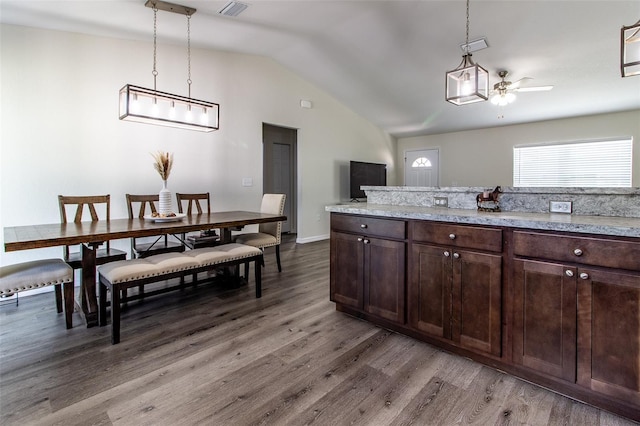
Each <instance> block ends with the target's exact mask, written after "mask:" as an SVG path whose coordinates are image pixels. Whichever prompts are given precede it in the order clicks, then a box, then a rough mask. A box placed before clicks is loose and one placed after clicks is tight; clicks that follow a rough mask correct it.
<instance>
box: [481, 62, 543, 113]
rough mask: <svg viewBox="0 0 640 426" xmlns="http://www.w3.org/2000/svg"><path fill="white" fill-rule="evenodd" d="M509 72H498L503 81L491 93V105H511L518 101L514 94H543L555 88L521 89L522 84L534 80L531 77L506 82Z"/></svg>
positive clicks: (529, 87) (536, 87) (494, 86)
mask: <svg viewBox="0 0 640 426" xmlns="http://www.w3.org/2000/svg"><path fill="white" fill-rule="evenodd" d="M507 74H508V71H506V70H501V71H498V77H500V78H501V79H502V80H501V81H499V82H498V83H496V84H494V85H493V90H492V91H491V103H492V104H494V105H498V106H504V105H507V104H510V103H511V102H513V101H515V100H516V95H515V94H514V92H543V91H547V90H551V89H553V86H526V87H520V84H521V83H522V82H524V81H526V80H532V78H531V77H523V78H521V79H520V80H517V81H515V82H513V83H512V82H510V81H507V80H505V79H506V78H507Z"/></svg>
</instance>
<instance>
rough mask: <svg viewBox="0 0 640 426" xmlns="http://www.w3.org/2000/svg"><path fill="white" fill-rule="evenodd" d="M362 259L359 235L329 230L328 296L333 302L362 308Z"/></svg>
mask: <svg viewBox="0 0 640 426" xmlns="http://www.w3.org/2000/svg"><path fill="white" fill-rule="evenodd" d="M363 259H364V248H363V244H362V238H361V237H358V236H357V235H352V234H344V233H342V232H333V231H332V232H331V278H330V287H331V288H330V293H331V294H330V297H331V300H332V301H333V302H336V303H341V304H343V305H347V306H351V307H354V308H358V309H362V302H363V285H364V284H363V283H364V270H363V264H364V260H363Z"/></svg>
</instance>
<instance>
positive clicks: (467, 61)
mask: <svg viewBox="0 0 640 426" xmlns="http://www.w3.org/2000/svg"><path fill="white" fill-rule="evenodd" d="M464 46H466V49H467V50H466V52H465V54H464V55H463V56H462V62H460V65H458V67H457V68H456V69H454V70H452V71H447V73H446V83H445V99H446V100H447V102H451V103H452V104H454V105H466V104H472V103H475V102H482V101H486V100H487V99H489V72H488V71H487V70H486V69H484V68H482V67H481V66H480V65H478V64H476V63H475V62H473V60H472V59H471V53H470V51H469V48H470V45H469V0H467V36H466V43H465V44H464Z"/></svg>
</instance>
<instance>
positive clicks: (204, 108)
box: [120, 0, 220, 132]
mask: <svg viewBox="0 0 640 426" xmlns="http://www.w3.org/2000/svg"><path fill="white" fill-rule="evenodd" d="M145 6H147V7H150V8H152V9H153V71H152V73H151V74H152V75H153V89H146V88H144V87H140V86H134V85H132V84H127V85H125V86H124V87H123V88H122V89H120V120H127V121H135V122H138V123H147V124H156V125H159V126H168V127H177V128H180V129H188V130H197V131H201V132H212V131H214V130H218V123H219V119H220V105H218V104H216V103H213V102H208V101H202V100H198V99H194V98H192V97H191V83H192V81H191V16H192V15H193V14H194V13H195V12H196V9H194V8H191V7H186V6H181V5H177V4H172V3H167V2H164V1H160V0H147V2H146V3H145ZM158 9H161V10H165V11H168V12H173V13H179V14H182V15H185V16H186V17H187V58H188V78H187V85H188V96H186V97H185V96H181V95H174V94H171V93H166V92H161V91H158V90H156V80H157V77H158V71H157V70H156V50H157V13H158Z"/></svg>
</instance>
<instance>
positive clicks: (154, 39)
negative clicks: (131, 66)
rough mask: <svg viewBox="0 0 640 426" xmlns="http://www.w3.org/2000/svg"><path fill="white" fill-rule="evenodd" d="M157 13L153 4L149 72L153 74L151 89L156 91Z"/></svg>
mask: <svg viewBox="0 0 640 426" xmlns="http://www.w3.org/2000/svg"><path fill="white" fill-rule="evenodd" d="M157 15H158V8H157V7H156V6H155V5H154V6H153V71H152V72H151V74H153V91H154V92H155V91H156V80H157V77H158V71H157V70H156V62H157V54H156V50H157V41H156V39H157V34H158V19H157Z"/></svg>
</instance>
